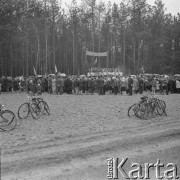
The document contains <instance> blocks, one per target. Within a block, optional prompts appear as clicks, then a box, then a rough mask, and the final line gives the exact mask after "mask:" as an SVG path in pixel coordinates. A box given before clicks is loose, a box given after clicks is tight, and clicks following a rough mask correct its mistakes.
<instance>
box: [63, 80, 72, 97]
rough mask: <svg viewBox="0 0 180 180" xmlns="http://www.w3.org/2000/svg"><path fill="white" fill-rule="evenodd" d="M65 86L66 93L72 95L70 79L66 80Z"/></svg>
mask: <svg viewBox="0 0 180 180" xmlns="http://www.w3.org/2000/svg"><path fill="white" fill-rule="evenodd" d="M65 85H66V93H67V94H72V81H71V80H70V78H69V77H68V78H67V79H66V81H65Z"/></svg>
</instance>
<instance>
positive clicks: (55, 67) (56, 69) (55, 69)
mask: <svg viewBox="0 0 180 180" xmlns="http://www.w3.org/2000/svg"><path fill="white" fill-rule="evenodd" d="M57 72H58V71H57V67H56V65H55V73H57Z"/></svg>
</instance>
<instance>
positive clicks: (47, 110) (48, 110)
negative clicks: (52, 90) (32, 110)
mask: <svg viewBox="0 0 180 180" xmlns="http://www.w3.org/2000/svg"><path fill="white" fill-rule="evenodd" d="M43 103H44V113H46V114H47V115H49V116H50V109H49V106H48V104H47V102H46V101H43Z"/></svg>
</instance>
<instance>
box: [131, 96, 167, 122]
mask: <svg viewBox="0 0 180 180" xmlns="http://www.w3.org/2000/svg"><path fill="white" fill-rule="evenodd" d="M150 114H151V115H160V116H162V115H166V116H167V114H166V103H165V102H164V101H163V100H160V99H158V98H156V97H154V96H151V97H148V96H143V97H141V101H140V102H138V103H135V104H133V105H132V106H130V107H129V109H128V116H132V115H135V116H136V117H138V118H140V119H148V118H149V116H150Z"/></svg>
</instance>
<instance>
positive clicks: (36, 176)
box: [0, 94, 180, 180]
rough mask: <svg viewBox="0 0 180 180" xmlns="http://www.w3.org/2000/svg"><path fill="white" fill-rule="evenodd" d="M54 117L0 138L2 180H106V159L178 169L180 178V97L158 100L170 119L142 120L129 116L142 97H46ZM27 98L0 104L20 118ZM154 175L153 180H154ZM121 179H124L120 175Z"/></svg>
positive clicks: (28, 122)
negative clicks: (131, 109)
mask: <svg viewBox="0 0 180 180" xmlns="http://www.w3.org/2000/svg"><path fill="white" fill-rule="evenodd" d="M42 97H43V98H44V100H45V101H46V102H47V103H48V104H49V107H50V109H51V116H42V117H41V118H40V119H38V120H34V119H33V118H32V117H31V116H30V117H28V118H27V119H25V120H20V119H18V123H17V127H16V129H14V130H13V131H11V132H1V134H0V138H1V179H2V180H71V179H72V180H105V179H108V178H107V171H108V169H107V158H112V157H114V158H119V159H122V158H128V162H127V164H126V165H125V167H124V169H125V171H126V172H128V171H129V170H131V169H132V168H131V163H132V162H137V163H139V164H141V165H142V166H143V165H144V163H156V162H157V159H160V160H161V162H162V163H164V164H165V167H164V168H162V170H161V173H162V174H163V172H164V171H165V170H166V169H167V168H166V164H168V163H174V164H176V165H177V175H179V176H180V95H178V94H172V95H168V96H167V95H159V98H160V99H162V100H164V101H165V102H166V105H167V114H168V116H167V117H155V118H152V119H149V120H140V119H138V118H135V117H132V118H130V117H128V116H127V109H128V107H129V106H130V105H132V104H133V103H135V102H138V101H139V99H140V95H134V96H127V95H117V96H114V95H105V96H99V95H96V94H95V95H66V94H64V95H61V96H60V95H59V96H58V95H49V94H45V95H42ZM26 101H27V97H26V94H2V95H0V102H2V103H3V104H5V106H6V107H7V109H9V110H12V111H13V112H14V113H16V114H17V111H18V107H19V106H20V105H21V104H22V103H24V102H26ZM154 172H155V169H153V168H152V169H151V173H150V179H156V177H155V173H154ZM118 179H124V178H123V177H122V176H121V174H119V178H118Z"/></svg>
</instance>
